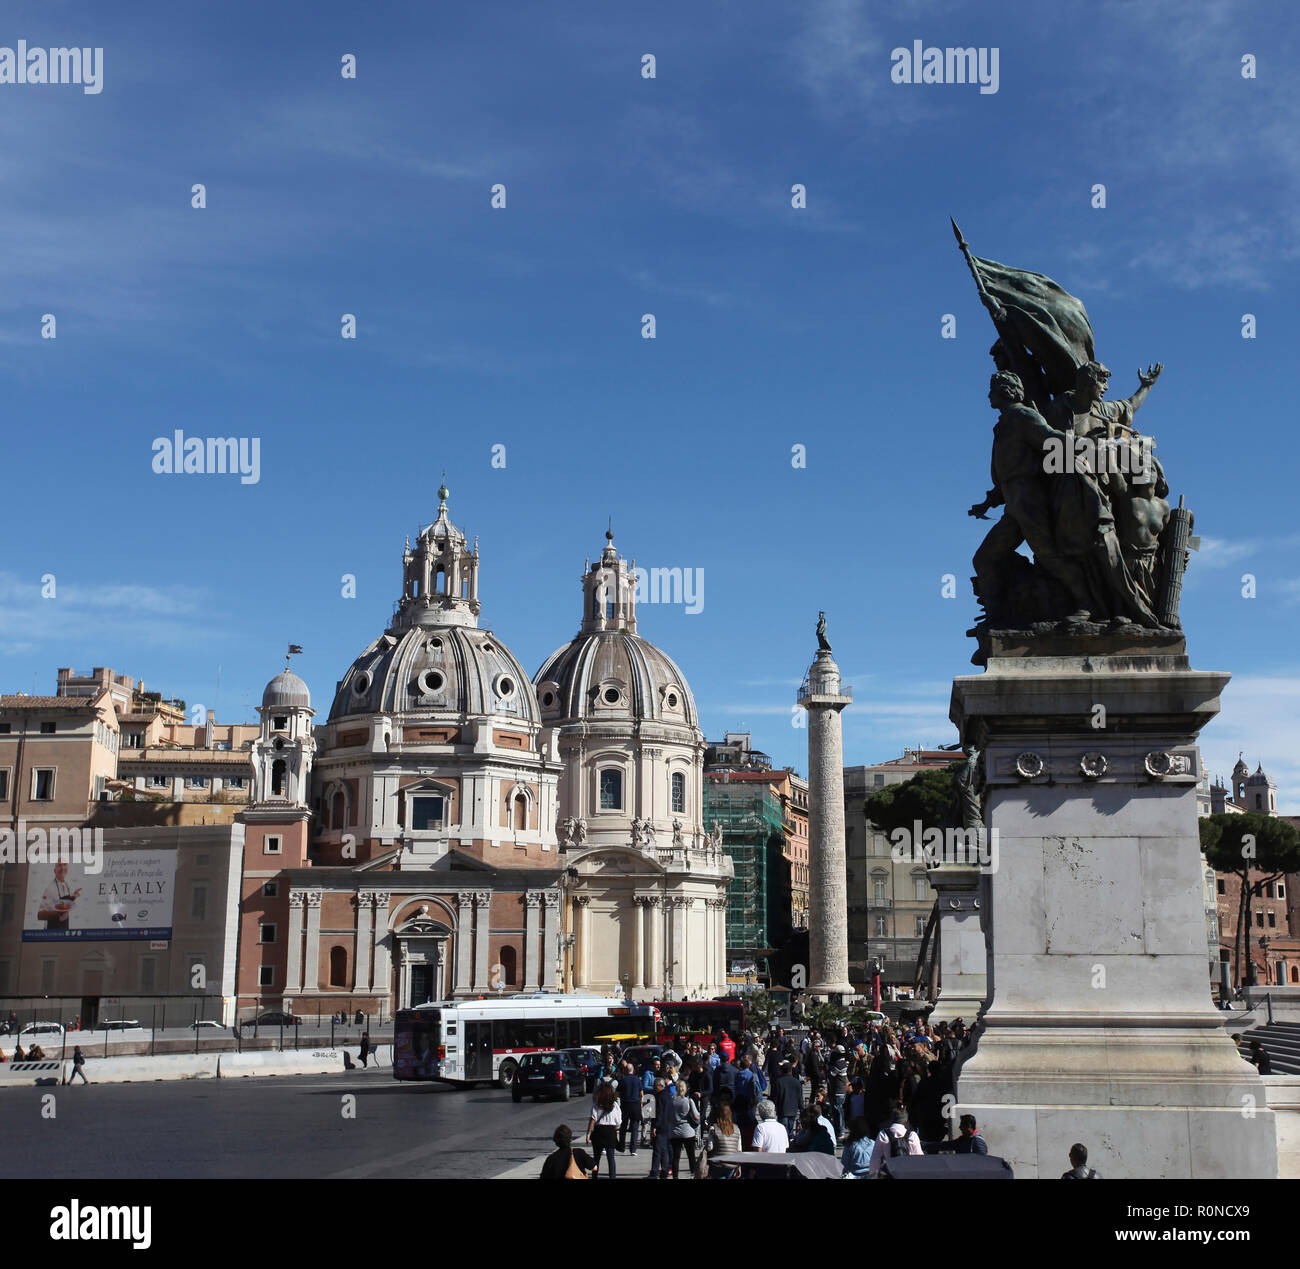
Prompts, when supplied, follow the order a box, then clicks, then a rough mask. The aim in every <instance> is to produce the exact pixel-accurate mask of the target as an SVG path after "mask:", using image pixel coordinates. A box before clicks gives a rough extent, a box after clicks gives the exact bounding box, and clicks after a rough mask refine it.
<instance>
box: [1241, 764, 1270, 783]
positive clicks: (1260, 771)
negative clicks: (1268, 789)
mask: <svg viewBox="0 0 1300 1269" xmlns="http://www.w3.org/2000/svg"><path fill="white" fill-rule="evenodd" d="M1272 783H1273V781H1272V780H1270V779H1269V778H1268V776H1267V775H1265V774H1264V764H1263V763H1262V762H1261V763H1260V764H1259V767H1258V768H1257V769H1256V771H1255V774H1254V775H1253V776H1251V777H1250V779H1249V780H1247V781H1246V784H1247V785H1248V786H1250V785H1261V784H1262V785H1269V784H1272Z"/></svg>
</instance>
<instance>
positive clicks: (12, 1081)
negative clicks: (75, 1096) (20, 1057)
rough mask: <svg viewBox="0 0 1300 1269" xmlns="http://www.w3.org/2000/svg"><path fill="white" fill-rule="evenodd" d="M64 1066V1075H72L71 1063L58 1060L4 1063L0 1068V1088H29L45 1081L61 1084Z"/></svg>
mask: <svg viewBox="0 0 1300 1269" xmlns="http://www.w3.org/2000/svg"><path fill="white" fill-rule="evenodd" d="M65 1066H66V1067H67V1068H68V1069H67V1072H66V1073H67V1074H69V1075H70V1074H72V1063H71V1062H64V1061H61V1060H60V1059H59V1058H47V1059H46V1060H45V1061H44V1062H6V1063H5V1064H4V1065H3V1066H0V1088H5V1087H9V1088H31V1087H32V1086H33V1085H36V1084H40V1083H42V1082H43V1081H45V1080H52V1081H53V1082H54V1083H55V1084H61V1083H62V1082H63V1076H64V1074H65V1072H64V1069H63V1068H64V1067H65Z"/></svg>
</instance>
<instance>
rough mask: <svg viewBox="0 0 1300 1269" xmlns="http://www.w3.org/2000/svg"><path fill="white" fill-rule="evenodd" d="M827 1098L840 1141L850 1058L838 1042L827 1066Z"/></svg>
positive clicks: (842, 1134)
mask: <svg viewBox="0 0 1300 1269" xmlns="http://www.w3.org/2000/svg"><path fill="white" fill-rule="evenodd" d="M826 1091H827V1093H828V1094H829V1097H828V1098H827V1100H828V1101H829V1103H830V1112H831V1113H830V1121H831V1127H832V1130H833V1132H834V1134H835V1140H836V1142H837V1143H838V1142H839V1141H840V1139H841V1138H842V1137H843V1136H844V1135H845V1134H844V1099H845V1097H846V1096H847V1095H848V1091H849V1060H848V1057H847V1056H846V1054H845V1051H844V1046H843V1045H842V1044H837V1045H836V1046H835V1049H834V1051H833V1052H832V1054H831V1058H830V1061H829V1062H828V1063H827V1067H826Z"/></svg>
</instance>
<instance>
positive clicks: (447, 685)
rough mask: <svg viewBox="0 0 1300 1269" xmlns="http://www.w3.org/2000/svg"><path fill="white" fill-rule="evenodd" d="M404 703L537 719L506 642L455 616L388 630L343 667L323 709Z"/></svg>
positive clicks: (401, 707) (402, 708)
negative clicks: (331, 701)
mask: <svg viewBox="0 0 1300 1269" xmlns="http://www.w3.org/2000/svg"><path fill="white" fill-rule="evenodd" d="M412 710H418V711H420V712H421V714H425V713H432V714H433V715H440V714H441V715H446V716H448V717H449V718H457V719H460V718H464V717H467V716H475V715H477V716H480V717H482V716H486V715H493V716H498V717H505V718H515V719H519V720H521V721H527V722H530V723H536V722H539V721H540V714H539V712H538V708H537V696H536V694H535V693H534V691H533V686H532V684H531V683H530V682H529V680H528V675H527V674H526V673H525V671H524V668H523V666H521V665H520V664H519V662H518V661H517V660H515V657H514V654H513V653H512V652H511V651H510V649H509V648H507V647H506V646H505V644H503V643H502V642H501V640H500V639H498V638H497V637H496V636H495V635H494V634H493V633H492V632H491V631H490V630H479V629H478V628H477V627H476V626H466V625H461V624H452V625H445V626H435V625H427V624H423V623H422V624H420V625H418V626H412V627H410V628H408V629H406V630H400V629H390V630H388V631H387V632H386V633H385V634H383V635H381V636H380V637H379V638H378V639H376V640H375V642H374V643H372V644H371V645H370V646H369V647H368V648H367V649H366V650H365V651H364V652H363V653H362V654H361V655H360V656H359V657H357V659H356V660H355V661H353V663H352V665H351V666H350V667H349V668H348V671H347V673H346V674H344V676H343V678H342V679H341V680H340V682H339V686H338V691H337V692H336V693H335V695H334V704H333V706H332V708H331V709H330V715H329V716H330V720H331V721H333V720H335V719H338V718H346V717H349V716H351V715H356V714H401V713H406V712H408V711H412Z"/></svg>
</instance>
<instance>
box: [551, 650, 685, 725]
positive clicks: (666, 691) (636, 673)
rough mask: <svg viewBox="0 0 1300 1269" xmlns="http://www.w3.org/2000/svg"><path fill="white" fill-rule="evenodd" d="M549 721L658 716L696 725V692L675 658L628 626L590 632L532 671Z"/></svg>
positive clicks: (663, 721) (670, 722)
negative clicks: (630, 630)
mask: <svg viewBox="0 0 1300 1269" xmlns="http://www.w3.org/2000/svg"><path fill="white" fill-rule="evenodd" d="M533 684H534V686H535V688H536V690H537V696H538V699H539V701H540V703H541V712H542V718H543V720H544V721H545V722H547V723H548V724H556V723H563V722H568V721H573V720H579V719H585V720H589V721H592V722H627V721H642V720H647V719H649V720H654V721H656V722H662V723H669V724H672V723H676V724H678V725H680V726H683V727H692V728H697V727H698V726H699V720H698V716H697V714H696V710H695V697H694V696H692V695H691V689H690V687H689V686H688V685H687V682H686V679H685V678H684V677H683V675H682V672H681V670H679V669H678V668H677V666H676V664H675V663H674V662H673V660H672V658H671V657H670V656H668V654H667V653H666V652H663V651H661V650H660V649H659V648H657V647H655V645H654V644H653V643H647V642H646V640H644V639H642V638H641V637H640V636H639V635H634V634H629V633H627V632H626V631H613V630H605V631H592V632H588V633H585V634H580V635H578V636H577V638H575V639H573V640H572V641H571V642H569V643H567V644H565V645H564V647H562V648H560V649H559V650H558V651H557V652H553V653H552V654H551V655H550V656H549V657H548V658H547V660H546V662H545V664H543V666H542V668H541V669H540V670H538V671H537V673H536V674H535V675H534V676H533Z"/></svg>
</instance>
